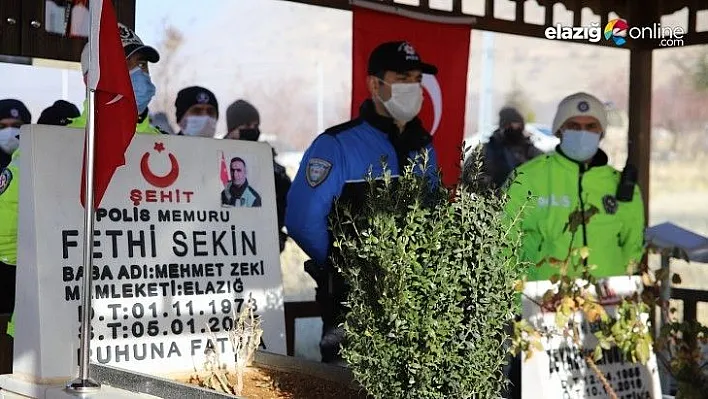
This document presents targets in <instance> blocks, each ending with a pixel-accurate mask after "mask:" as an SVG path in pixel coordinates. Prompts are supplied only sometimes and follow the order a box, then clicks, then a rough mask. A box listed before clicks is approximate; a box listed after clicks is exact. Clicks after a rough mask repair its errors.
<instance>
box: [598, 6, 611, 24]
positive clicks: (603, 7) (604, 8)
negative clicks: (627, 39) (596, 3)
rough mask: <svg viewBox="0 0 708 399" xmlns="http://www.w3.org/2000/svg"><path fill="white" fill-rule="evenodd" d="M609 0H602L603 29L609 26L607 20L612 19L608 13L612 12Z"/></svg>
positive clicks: (601, 18) (601, 22) (601, 17)
mask: <svg viewBox="0 0 708 399" xmlns="http://www.w3.org/2000/svg"><path fill="white" fill-rule="evenodd" d="M607 1H608V0H600V28H602V29H605V26H607V21H609V19H610V18H609V16H608V15H607V14H609V13H610V10H609V7H608V5H607Z"/></svg>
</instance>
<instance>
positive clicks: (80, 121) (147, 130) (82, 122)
mask: <svg viewBox="0 0 708 399" xmlns="http://www.w3.org/2000/svg"><path fill="white" fill-rule="evenodd" d="M87 108H88V102H87V101H84V111H83V112H82V113H81V115H79V116H78V117H76V118H73V119H72V120H71V122H69V124H68V125H67V127H80V128H84V127H86V109H87ZM135 132H136V133H138V134H162V131H161V130H160V129H158V128H156V127H155V126H153V125H151V124H150V118H149V117H145V119H143V121H142V122H139V123H138V124H137V125H135Z"/></svg>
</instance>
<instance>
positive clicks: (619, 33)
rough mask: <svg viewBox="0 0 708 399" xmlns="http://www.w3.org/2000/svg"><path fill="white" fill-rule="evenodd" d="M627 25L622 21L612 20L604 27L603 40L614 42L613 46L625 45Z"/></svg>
mask: <svg viewBox="0 0 708 399" xmlns="http://www.w3.org/2000/svg"><path fill="white" fill-rule="evenodd" d="M628 29H629V25H628V24H627V21H625V20H624V19H613V20H611V21H609V22H607V25H605V40H610V39H612V40H614V42H615V44H616V45H618V46H621V45H623V44H625V43H627V39H626V37H627V30H628Z"/></svg>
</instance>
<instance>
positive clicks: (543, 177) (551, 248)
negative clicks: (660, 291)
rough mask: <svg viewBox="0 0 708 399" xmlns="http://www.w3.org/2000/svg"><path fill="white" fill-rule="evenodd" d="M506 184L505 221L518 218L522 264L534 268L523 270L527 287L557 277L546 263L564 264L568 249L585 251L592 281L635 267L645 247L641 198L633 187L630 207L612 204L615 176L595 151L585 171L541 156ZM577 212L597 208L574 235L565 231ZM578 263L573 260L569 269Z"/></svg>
mask: <svg viewBox="0 0 708 399" xmlns="http://www.w3.org/2000/svg"><path fill="white" fill-rule="evenodd" d="M510 179H511V181H510V182H509V184H508V185H507V193H508V194H509V202H508V204H507V215H508V217H510V218H514V217H516V216H517V215H518V216H519V217H520V225H519V227H520V230H521V232H522V233H523V238H522V248H521V251H520V252H521V260H522V261H526V262H530V263H532V264H533V265H531V266H529V269H528V280H529V281H537V280H548V279H549V278H550V277H551V276H552V275H553V274H556V273H559V269H558V267H557V266H555V267H554V266H551V265H550V264H549V263H548V262H547V260H548V259H551V258H555V259H559V260H565V259H566V258H567V257H568V254H569V249H570V248H573V249H576V248H582V247H584V246H586V247H588V249H589V257H588V260H587V261H588V265H591V266H593V265H594V266H596V268H595V269H593V271H592V274H593V275H594V276H595V277H608V276H619V275H625V274H626V273H627V267H628V265H629V264H630V263H631V262H639V261H640V259H641V257H642V253H643V245H644V204H643V202H642V196H641V193H640V190H639V187H635V190H634V196H633V198H632V201H630V202H620V201H617V199H616V198H615V193H616V192H617V185H618V184H619V181H620V172H618V171H617V170H616V169H614V168H613V167H611V166H609V165H607V155H605V153H604V152H602V151H599V152H598V153H597V155H595V158H593V160H592V162H591V164H590V165H589V167H588V166H585V165H580V164H578V163H576V162H574V161H572V160H570V159H568V158H566V157H565V156H564V155H562V154H560V153H552V154H547V155H542V156H539V157H536V158H534V159H533V160H531V161H529V162H527V163H525V164H523V165H521V166H520V167H518V168H517V169H516V171H515V172H514V174H513V175H512V177H511V178H510ZM581 200H582V201H581ZM581 208H582V209H584V210H585V212H586V213H587V212H588V211H591V210H592V209H594V208H596V209H597V213H596V214H594V215H593V216H592V217H590V219H589V221H588V222H587V223H581V224H580V225H579V226H578V228H577V232H576V233H575V235H573V233H571V231H570V230H569V229H567V228H566V226H567V224H568V218H569V216H570V214H571V213H572V212H575V211H577V210H580V209H581ZM571 244H572V245H571ZM579 262H580V259H578V258H575V261H574V263H571V264H576V265H580V263H579ZM539 263H541V264H540V266H538V267H537V266H534V265H536V264H539ZM569 275H570V276H574V277H575V276H579V275H580V272H579V271H577V272H575V273H574V272H573V270H572V267H571V270H570V271H569Z"/></svg>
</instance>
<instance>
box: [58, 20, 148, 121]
mask: <svg viewBox="0 0 708 399" xmlns="http://www.w3.org/2000/svg"><path fill="white" fill-rule="evenodd" d="M118 32H119V34H120V41H121V43H122V44H123V51H124V52H125V62H126V64H127V65H128V71H129V72H130V81H131V83H132V86H133V93H134V94H135V103H136V105H137V106H138V122H137V125H136V126H135V131H136V132H137V133H139V134H161V133H162V131H161V130H160V129H158V128H157V127H155V126H153V125H152V124H150V118H149V117H148V104H149V103H150V100H152V98H153V97H154V96H155V85H154V84H153V83H152V80H151V79H150V69H149V68H148V62H152V63H155V62H158V61H159V60H160V54H158V52H157V50H155V49H154V48H153V47H150V46H146V45H145V44H144V43H143V41H142V40H140V38H139V37H138V35H136V34H135V32H133V31H132V30H131V29H130V28H128V27H127V26H125V25H123V24H121V23H119V24H118ZM88 58H89V46H88V44H86V46H84V50H83V52H82V53H81V71H82V73H83V75H84V81H85V80H86V78H87V74H88V69H89V65H88V63H89V59H88ZM87 107H88V102H87V101H84V111H83V113H82V114H81V115H80V116H79V117H78V118H74V119H72V120H71V123H69V125H68V126H69V127H80V128H83V127H86V112H87Z"/></svg>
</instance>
